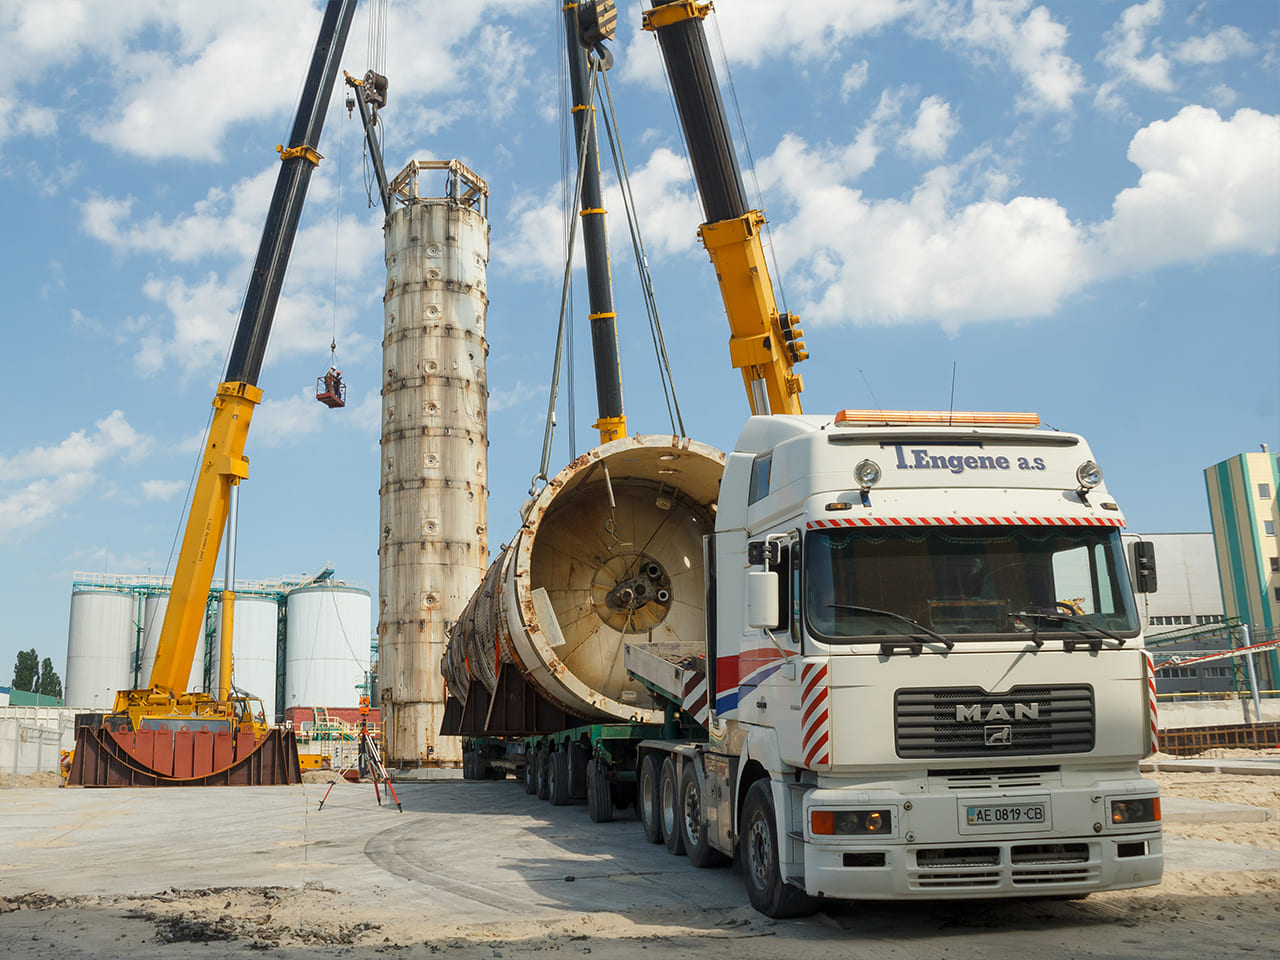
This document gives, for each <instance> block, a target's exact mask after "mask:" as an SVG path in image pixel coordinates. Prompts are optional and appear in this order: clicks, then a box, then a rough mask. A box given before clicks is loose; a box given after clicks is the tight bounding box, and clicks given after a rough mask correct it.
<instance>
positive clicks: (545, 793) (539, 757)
mask: <svg viewBox="0 0 1280 960" xmlns="http://www.w3.org/2000/svg"><path fill="white" fill-rule="evenodd" d="M534 763H535V764H536V766H537V769H536V772H535V774H534V776H535V777H537V783H538V799H539V800H546V799H547V798H548V797H550V796H551V792H550V786H551V784H550V783H549V782H548V779H549V778H548V777H547V748H546V747H539V748H538V752H537V753H535V754H534Z"/></svg>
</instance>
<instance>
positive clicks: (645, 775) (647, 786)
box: [636, 753, 662, 843]
mask: <svg viewBox="0 0 1280 960" xmlns="http://www.w3.org/2000/svg"><path fill="white" fill-rule="evenodd" d="M661 763H662V758H661V757H659V756H658V755H657V754H656V753H646V754H645V755H644V759H643V760H641V761H640V795H639V796H638V797H636V805H637V806H638V807H639V808H640V824H641V826H643V827H644V838H645V839H646V840H648V841H649V842H650V843H661V842H662V815H661V813H660V812H659V811H661V810H662V795H661V794H660V793H659V792H658V790H659V781H660V780H661V777H662V766H661Z"/></svg>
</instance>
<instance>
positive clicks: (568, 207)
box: [555, 9, 578, 461]
mask: <svg viewBox="0 0 1280 960" xmlns="http://www.w3.org/2000/svg"><path fill="white" fill-rule="evenodd" d="M555 17H556V24H555V26H556V30H559V29H560V27H561V23H560V19H561V18H560V10H558V9H557V10H556V11H555ZM556 63H557V64H558V67H559V83H560V88H559V89H560V103H562V104H563V103H570V102H571V100H570V98H571V97H572V93H571V85H570V83H569V60H568V58H567V57H564V56H561V57H557V58H556ZM572 129H573V122H572V111H570V110H561V111H560V202H561V205H562V207H563V211H564V237H563V241H564V249H566V250H567V249H568V246H569V232H570V231H571V230H572V229H573V227H574V224H575V223H577V221H578V212H577V210H575V209H574V204H573V200H572V198H571V197H570V196H569V183H570V180H571V177H570V175H569V158H570V157H572V156H573V155H574V153H575V150H574V138H573V134H572V132H571V131H572ZM568 311H569V316H570V317H574V316H576V315H577V311H576V309H575V307H574V302H573V287H572V286H571V287H570V288H569V304H568ZM576 355H577V348H576V346H575V344H574V323H573V322H572V320H570V321H569V323H568V324H567V326H566V328H565V365H566V366H567V367H568V369H567V370H566V371H565V372H566V378H567V380H568V386H567V388H566V389H567V402H566V404H565V408H566V409H567V410H568V411H569V417H568V420H569V423H568V431H569V434H568V437H567V439H568V446H569V460H570V461H572V460H574V459H576V458H577V456H578V430H577V420H578V418H577V415H576V414H577V409H578V378H577V363H576V361H575V357H576Z"/></svg>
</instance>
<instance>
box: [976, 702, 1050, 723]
mask: <svg viewBox="0 0 1280 960" xmlns="http://www.w3.org/2000/svg"><path fill="white" fill-rule="evenodd" d="M1010 709H1012V710H1013V713H1012V714H1011V713H1010V712H1009V711H1010ZM1039 719H1040V704H1038V703H1011V704H1008V705H1007V706H1006V705H1005V704H1003V703H993V704H992V705H991V706H989V707H987V709H986V712H985V713H984V712H983V710H982V704H980V703H975V704H973V705H972V706H968V707H966V706H964V705H963V704H956V721H957V722H963V721H965V720H976V721H977V722H978V723H990V722H991V721H992V720H1039Z"/></svg>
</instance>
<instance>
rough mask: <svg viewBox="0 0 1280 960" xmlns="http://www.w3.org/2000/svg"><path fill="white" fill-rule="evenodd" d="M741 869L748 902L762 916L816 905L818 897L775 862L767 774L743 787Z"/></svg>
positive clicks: (793, 913)
mask: <svg viewBox="0 0 1280 960" xmlns="http://www.w3.org/2000/svg"><path fill="white" fill-rule="evenodd" d="M740 836H741V843H742V868H743V869H742V872H743V876H744V879H745V881H746V885H747V897H748V899H750V900H751V905H752V906H753V907H755V908H756V909H757V910H759V911H760V912H761V913H763V914H764V915H765V916H766V917H774V918H782V917H803V916H808V915H809V914H811V913H813V912H815V911H816V910H817V909H818V901H817V900H816V899H814V898H813V897H810V896H809V895H808V894H806V893H805V892H804V891H803V890H801V889H799V888H798V887H793V886H791V885H790V884H788V883H786V882H785V881H784V880H783V878H782V872H781V869H780V865H779V862H778V822H777V817H775V816H774V811H773V793H772V790H771V785H770V782H769V780H768V778H764V779H761V780H757V781H756V782H755V783H753V784H752V785H751V789H750V790H748V791H747V799H746V802H745V803H744V804H743V807H742V832H741V834H740Z"/></svg>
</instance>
